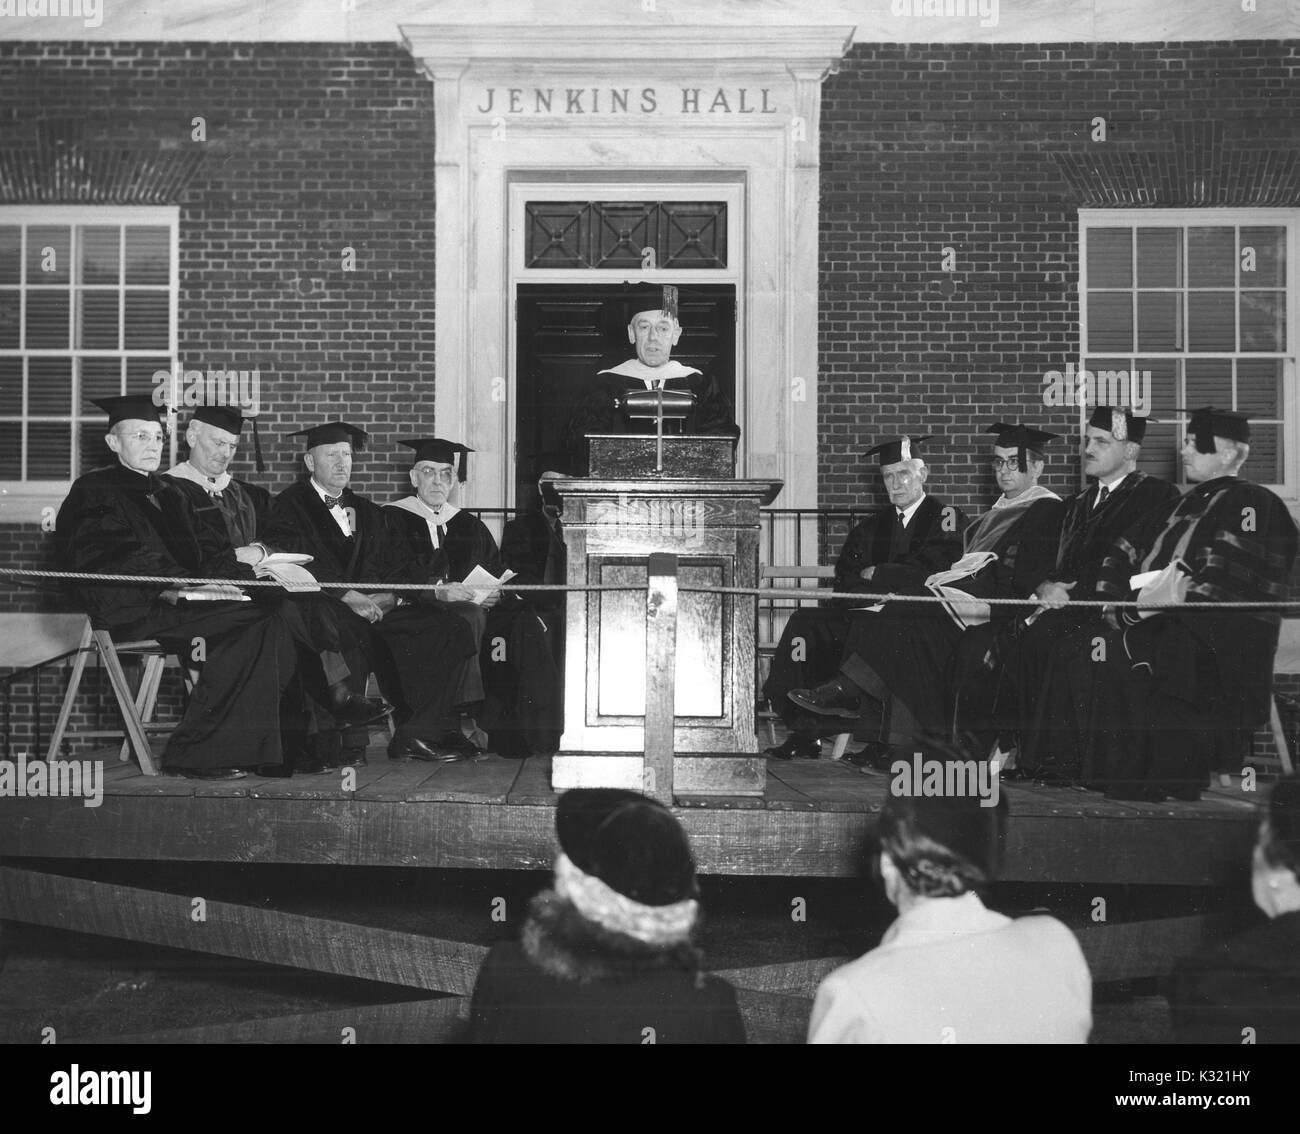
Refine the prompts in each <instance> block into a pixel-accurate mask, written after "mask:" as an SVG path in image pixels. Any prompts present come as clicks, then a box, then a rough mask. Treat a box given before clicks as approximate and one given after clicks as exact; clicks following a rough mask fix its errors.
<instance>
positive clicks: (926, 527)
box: [763, 437, 966, 760]
mask: <svg viewBox="0 0 1300 1134" xmlns="http://www.w3.org/2000/svg"><path fill="white" fill-rule="evenodd" d="M928 440H929V437H900V438H897V439H895V440H892V441H885V442H882V443H881V444H879V445H875V446H873V447H872V448H870V449H868V450H867V453H866V455H867V456H868V457H873V456H874V457H876V458H877V460H878V462H879V464H880V476H881V479H882V481H883V482H884V486H885V492H886V494H887V495H888V496H889V505H888V507H885V508H881V509H879V510H878V511H876V512H873V513H872V514H871V515H870V516H868V517H867V518H866V519H865V520H863V521H862V523H860V524H858V525H857V526H856V527H855V528H854V529H853V530H852V531H851V532H849V534H848V538H846V539H845V541H844V547H843V548H842V549H841V551H840V556H839V559H838V560H837V561H836V563H835V581H834V584H833V589H834V590H836V591H840V592H858V593H862V594H882V593H884V592H887V591H902V590H914V589H916V588H919V587H920V586H921V585H922V584H923V583H924V582H925V580H926V579H927V578H928V577H929V576H930V575H932V574H934V572H935V571H942V570H944V569H945V568H947V567H950V566H951V565H952V563H953V561H954V560H955V559H956V558H957V557H958V556H959V555H961V533H962V529H963V528H964V527H965V526H966V517H965V515H964V514H963V513H962V511H961V510H960V509H959V508H954V507H953V506H952V505H949V504H945V503H944V502H943V501H942V500H940V499H938V497H935V496H930V495H928V494H927V493H926V491H925V484H926V479H927V478H928V477H929V475H930V470H929V468H928V467H927V465H926V463H925V461H924V460H923V459H922V458H921V456H920V446H921V443H922V442H924V441H928ZM854 605H855V604H853V603H850V602H849V601H848V600H840V599H835V600H831V601H829V602H827V603H826V605H825V606H822V607H800V608H799V609H797V610H795V611H794V613H792V614H791V615H790V621H789V622H787V623H786V626H785V630H784V631H783V632H782V634H781V641H780V642H779V643H778V645H777V647H776V651H775V652H774V653H773V655H772V667H771V669H770V671H769V672H768V677H767V680H766V681H765V682H764V683H763V696H764V697H766V698H767V699H768V703H769V704H771V706H772V708H773V709H774V710H775V711H776V712H777V713H779V714H780V716H781V719H782V721H784V722H785V725H786V727H787V728H788V729H789V730H790V735H789V737H788V739H787V740H786V741H785V743H784V744H782V745H780V746H779V747H777V748H770V749H768V751H769V752H770V753H771V754H772V755H773V756H775V757H776V758H777V759H779V760H790V759H795V758H803V759H816V758H817V757H818V756H819V755H820V751H821V743H820V736H821V735H822V734H832V733H837V732H843V731H844V729H843V728H842V727H841V726H839V725H838V724H836V723H833V722H829V721H827V720H826V719H825V718H824V717H822V716H821V715H819V714H816V713H808V712H806V711H804V710H803V709H801V708H800V707H799V706H797V705H795V704H794V703H793V702H792V701H791V700H790V699H789V697H788V696H787V694H789V692H790V691H791V690H792V689H800V688H808V687H810V686H813V685H816V684H819V683H821V682H823V681H826V680H828V679H829V678H831V677H834V676H835V674H836V673H838V672H839V666H840V661H841V660H842V659H843V657H844V644H845V642H846V641H847V639H848V633H849V619H850V617H851V615H852V612H853V606H854Z"/></svg>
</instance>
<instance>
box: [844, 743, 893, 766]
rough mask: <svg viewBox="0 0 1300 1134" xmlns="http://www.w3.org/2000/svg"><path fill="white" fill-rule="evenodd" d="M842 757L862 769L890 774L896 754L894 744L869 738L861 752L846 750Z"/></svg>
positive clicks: (847, 762) (846, 761)
mask: <svg viewBox="0 0 1300 1134" xmlns="http://www.w3.org/2000/svg"><path fill="white" fill-rule="evenodd" d="M840 759H841V760H842V761H843V762H844V763H845V764H852V765H853V767H855V768H858V769H860V770H861V771H864V772H883V773H885V774H886V775H888V774H889V772H890V770H891V769H892V768H893V764H894V760H895V759H896V756H895V753H894V748H893V746H892V745H889V744H886V743H884V741H881V740H869V741H867V746H866V747H865V748H863V749H862V751H861V752H846V753H844V755H843V756H842V757H840Z"/></svg>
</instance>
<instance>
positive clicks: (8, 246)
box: [0, 224, 23, 284]
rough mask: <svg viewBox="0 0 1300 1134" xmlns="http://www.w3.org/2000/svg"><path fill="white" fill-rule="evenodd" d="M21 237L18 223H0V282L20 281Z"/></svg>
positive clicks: (20, 228) (12, 282)
mask: <svg viewBox="0 0 1300 1134" xmlns="http://www.w3.org/2000/svg"><path fill="white" fill-rule="evenodd" d="M22 238H23V230H22V227H21V226H20V225H16V224H0V284H16V283H20V282H22V265H21V256H22Z"/></svg>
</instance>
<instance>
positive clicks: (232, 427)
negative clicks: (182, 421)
mask: <svg viewBox="0 0 1300 1134" xmlns="http://www.w3.org/2000/svg"><path fill="white" fill-rule="evenodd" d="M190 421H191V422H194V421H201V422H203V423H204V424H205V425H215V426H216V427H217V428H218V429H224V430H225V431H226V432H227V433H233V434H235V436H236V437H238V436H239V431H240V430H241V429H243V427H244V415H243V414H242V413H240V412H239V409H238V407H235V406H199V408H198V409H196V410H195V411H194V416H193V417H191V418H190Z"/></svg>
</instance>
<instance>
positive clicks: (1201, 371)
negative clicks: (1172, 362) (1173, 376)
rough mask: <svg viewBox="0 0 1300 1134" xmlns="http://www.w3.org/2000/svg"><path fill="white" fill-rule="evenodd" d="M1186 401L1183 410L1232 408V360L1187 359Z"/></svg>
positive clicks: (1185, 364)
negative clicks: (1205, 407) (1207, 407)
mask: <svg viewBox="0 0 1300 1134" xmlns="http://www.w3.org/2000/svg"><path fill="white" fill-rule="evenodd" d="M1184 366H1185V367H1186V374H1187V399H1186V403H1185V406H1184V408H1186V409H1188V410H1194V409H1199V408H1200V407H1201V406H1218V407H1219V408H1220V409H1231V408H1232V360H1231V359H1229V358H1189V359H1188V360H1187V362H1186V363H1184Z"/></svg>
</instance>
